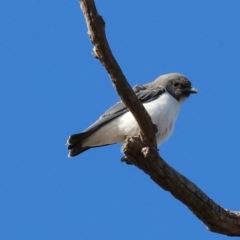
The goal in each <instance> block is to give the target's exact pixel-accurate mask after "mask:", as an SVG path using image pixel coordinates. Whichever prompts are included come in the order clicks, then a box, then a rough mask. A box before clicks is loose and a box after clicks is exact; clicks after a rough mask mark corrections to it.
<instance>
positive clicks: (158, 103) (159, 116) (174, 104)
mask: <svg viewBox="0 0 240 240" xmlns="http://www.w3.org/2000/svg"><path fill="white" fill-rule="evenodd" d="M143 105H144V107H145V108H146V110H147V111H148V113H149V115H150V117H151V119H152V121H153V123H154V124H156V125H157V128H158V132H157V134H156V138H157V143H158V145H159V144H161V143H162V142H163V141H165V140H166V139H167V138H168V137H169V136H170V135H171V133H172V131H173V128H174V123H175V120H176V118H177V115H178V112H179V109H180V104H179V102H178V101H177V100H176V99H175V98H173V97H172V96H171V95H170V94H169V93H164V94H162V95H161V96H159V98H157V99H156V100H154V101H152V102H149V103H145V104H143ZM118 128H119V133H122V134H124V135H125V136H127V135H128V136H134V135H136V134H137V133H138V125H137V123H136V120H135V119H134V117H133V115H132V114H131V113H130V112H127V113H125V114H124V115H122V116H121V117H120V118H119V121H118ZM122 134H120V135H122Z"/></svg>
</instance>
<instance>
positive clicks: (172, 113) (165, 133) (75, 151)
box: [67, 73, 198, 157]
mask: <svg viewBox="0 0 240 240" xmlns="http://www.w3.org/2000/svg"><path fill="white" fill-rule="evenodd" d="M133 91H134V93H135V94H136V96H137V98H138V99H139V100H140V101H141V102H142V104H143V106H144V107H145V109H146V110H147V112H148V114H149V115H150V117H151V120H152V122H153V124H155V125H156V127H157V132H156V141H157V144H158V146H159V145H160V144H162V143H163V142H164V141H165V140H166V139H168V137H169V136H170V135H171V134H172V132H173V129H174V124H175V121H176V119H177V116H178V113H179V110H180V107H181V104H182V103H183V102H184V101H185V100H186V99H187V98H188V97H189V96H190V95H191V94H194V93H198V91H197V89H195V88H193V87H192V84H191V82H190V80H189V79H188V78H187V77H186V76H184V75H182V74H180V73H168V74H164V75H161V76H159V77H158V78H157V79H156V80H155V81H153V82H150V83H147V84H145V85H136V86H135V87H134V88H133ZM138 131H139V127H138V124H137V122H136V120H135V118H134V116H133V115H132V113H131V112H130V111H129V109H128V108H127V107H126V106H125V104H124V103H123V102H122V101H119V102H117V103H116V104H115V105H113V106H112V107H111V108H109V109H108V110H107V111H106V112H105V113H103V115H101V116H100V118H99V119H98V120H97V121H96V122H94V123H93V124H92V125H90V126H89V127H88V128H87V129H86V130H85V131H83V132H81V133H77V134H73V135H71V136H70V137H69V138H68V140H67V145H68V150H69V153H68V156H69V157H74V156H77V155H79V154H81V153H83V152H85V151H86V150H89V149H91V148H95V147H101V146H106V145H111V144H115V143H123V142H124V140H125V139H126V137H127V136H136V135H137V134H138Z"/></svg>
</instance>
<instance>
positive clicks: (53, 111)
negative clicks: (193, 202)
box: [0, 0, 240, 240]
mask: <svg viewBox="0 0 240 240" xmlns="http://www.w3.org/2000/svg"><path fill="white" fill-rule="evenodd" d="M96 3H97V6H98V8H99V12H100V13H101V15H102V16H103V17H104V19H105V21H106V30H107V35H108V39H109V42H110V45H111V47H112V50H113V53H114V54H115V56H116V58H117V60H118V62H119V64H120V66H121V67H122V70H123V71H124V73H125V75H126V77H127V79H128V80H129V82H130V84H131V85H135V84H137V83H139V84H141V83H146V82H149V81H152V80H154V79H155V78H156V77H157V76H159V75H160V74H164V73H169V72H180V73H183V74H185V75H187V76H188V77H189V79H190V80H191V81H192V83H193V86H194V87H196V88H198V89H199V91H200V93H199V94H198V95H194V96H192V97H191V98H189V99H188V100H187V101H186V102H185V103H184V105H183V107H182V109H181V113H180V115H179V118H178V121H177V124H176V128H175V131H174V134H173V135H172V137H171V138H170V139H169V140H168V141H167V142H166V143H164V144H163V145H162V147H161V149H160V151H161V155H162V156H163V158H164V159H165V160H166V161H167V162H168V163H169V164H170V165H171V166H173V167H174V168H175V169H177V170H178V171H179V172H181V173H182V174H184V175H185V176H186V177H188V178H189V179H191V180H192V181H193V182H195V183H196V184H197V185H198V186H199V187H200V188H201V189H202V190H203V191H205V192H206V193H207V194H208V195H209V196H210V197H211V198H212V199H214V200H215V201H216V202H217V203H219V204H220V205H221V206H223V207H224V208H228V209H232V210H240V191H239V188H240V175H239V169H240V157H239V155H240V124H239V122H240V105H239V99H238V96H239V89H240V67H239V63H240V47H239V46H240V45H239V44H240V27H239V26H240V18H239V12H240V1H238V0H232V1H227V0H224V1H223V0H219V1H209V0H198V1H191V0H188V1H187V0H186V1H173V0H170V1H157V0H153V1H149V2H146V1H143V0H142V1H128V2H126V1H122V0H117V1H103V0H98V1H96ZM0 15H1V21H0V31H1V38H0V63H1V70H0V74H1V88H0V92H1V94H0V113H1V118H0V128H1V138H0V144H1V151H0V159H1V161H0V239H4V240H10V239H11V240H12V239H13V240H16V239H24V240H32V239H34V240H39V239H40V240H55V239H56V240H65V239H70V240H77V239H78V240H79V239H87V240H88V239H90V240H92V239H93V240H95V239H100V240H107V239H109V240H112V239H114V240H122V239H139V240H145V239H149V240H150V239H154V240H155V239H174V240H175V239H201V240H202V239H206V240H208V239H211V240H215V239H216V240H218V239H225V238H226V237H225V236H221V235H217V234H214V233H210V232H209V231H208V230H207V229H206V227H205V226H204V225H203V223H202V222H200V221H199V220H198V219H197V218H196V217H195V216H194V215H193V214H192V213H191V212H190V210H188V208H187V207H186V206H184V205H183V204H182V203H180V202H179V201H177V200H176V199H174V198H173V197H172V195H171V194H169V193H168V192H166V191H164V190H162V189H161V188H159V187H158V186H157V185H156V184H155V183H153V182H152V181H151V180H150V178H149V177H148V176H147V175H145V174H144V173H143V172H141V171H140V170H139V169H137V168H135V167H133V166H127V165H125V164H123V163H121V162H120V158H121V156H122V154H121V151H120V145H114V146H110V147H105V148H96V149H93V150H91V151H87V152H85V153H83V154H82V155H80V156H78V157H76V158H72V159H68V158H67V149H66V146H65V143H66V139H67V138H68V136H69V135H70V134H72V133H76V132H80V131H82V130H84V129H85V128H86V127H88V126H89V125H90V124H91V123H92V122H93V121H95V120H96V119H97V118H98V117H99V116H100V115H101V114H102V113H103V112H104V111H105V110H106V109H107V108H108V107H110V106H111V105H112V104H114V103H115V102H116V101H117V100H118V96H117V94H116V93H115V90H114V89H113V87H112V84H111V83H110V81H109V77H108V75H107V73H106V72H105V69H104V68H103V67H102V66H101V64H100V63H99V62H98V60H96V59H94V58H93V57H92V55H91V51H92V46H91V43H90V41H89V38H88V35H87V34H86V33H87V29H86V25H85V20H84V18H83V15H82V12H81V11H80V9H79V5H78V1H77V0H75V1H67V0H63V1H46V0H43V1H34V0H32V1H26V0H25V1H24V0H23V1H16V0H12V1H1V3H0Z"/></svg>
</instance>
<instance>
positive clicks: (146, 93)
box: [85, 85, 166, 132]
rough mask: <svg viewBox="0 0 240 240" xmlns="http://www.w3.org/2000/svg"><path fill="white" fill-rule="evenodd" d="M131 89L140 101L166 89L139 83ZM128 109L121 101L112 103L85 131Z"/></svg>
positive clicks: (96, 127) (143, 101) (151, 99)
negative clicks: (146, 86)
mask: <svg viewBox="0 0 240 240" xmlns="http://www.w3.org/2000/svg"><path fill="white" fill-rule="evenodd" d="M133 90H134V92H135V94H136V96H137V98H138V99H139V100H140V101H141V102H142V103H148V102H151V101H153V100H155V99H156V98H158V97H159V96H160V95H161V94H163V93H164V92H165V91H166V90H165V89H164V88H162V87H158V88H156V87H155V88H152V89H146V88H145V87H144V86H141V85H137V86H135V87H134V88H133ZM128 111H129V109H128V108H127V107H126V106H125V104H124V103H123V102H122V101H119V102H117V103H116V104H115V105H113V106H112V107H111V108H109V109H108V110H107V111H106V112H105V113H104V114H103V115H102V116H101V117H100V118H99V119H98V120H97V121H96V122H95V123H93V124H92V125H91V126H90V127H89V128H87V129H86V130H85V132H88V131H94V130H97V129H98V128H100V127H102V126H103V125H105V124H106V123H108V122H110V121H111V120H113V119H115V118H117V117H119V116H121V115H122V114H124V113H126V112H128Z"/></svg>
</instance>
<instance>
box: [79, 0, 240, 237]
mask: <svg viewBox="0 0 240 240" xmlns="http://www.w3.org/2000/svg"><path fill="white" fill-rule="evenodd" d="M79 1H80V6H81V9H82V11H83V14H84V16H85V19H86V23H87V27H88V34H89V36H90V39H91V41H92V44H93V46H94V48H93V54H94V56H95V57H96V58H98V59H99V60H100V62H101V63H102V65H103V66H104V67H105V69H106V70H107V72H108V74H109V75H110V78H111V80H112V82H113V84H114V86H115V88H116V91H117V92H118V94H119V96H120V98H121V99H122V101H123V102H124V104H125V105H126V106H127V107H128V108H129V110H130V111H131V113H132V114H133V115H134V117H135V119H136V121H137V123H138V125H139V127H140V130H141V132H140V137H128V138H127V140H126V141H125V143H124V144H123V147H122V148H123V151H124V154H125V155H126V158H125V161H126V162H130V163H132V164H134V165H135V166H137V167H138V168H140V169H142V170H143V171H144V172H145V173H146V174H148V175H149V176H150V177H151V179H152V180H153V181H154V182H156V183H157V184H158V185H159V186H160V187H162V188H163V189H165V190H166V191H169V192H171V194H172V195H173V196H174V197H175V198H177V199H178V200H180V201H181V202H182V203H183V204H185V205H186V206H187V207H188V208H189V209H190V210H191V211H192V212H193V214H195V215H196V216H197V217H198V218H199V219H200V220H201V221H202V222H203V223H205V224H206V226H207V228H208V229H209V230H210V231H213V232H216V233H220V234H225V235H229V236H240V212H233V211H230V210H227V209H223V208H222V207H220V206H219V205H218V204H216V203H215V202H214V201H213V200H212V199H210V198H209V197H208V196H207V195H206V194H205V193H204V192H203V191H202V190H201V189H199V188H198V187H197V186H196V185H195V184H194V183H192V182H191V181H189V180H188V179H187V178H186V177H184V176H183V175H181V174H180V173H178V172H177V171H176V170H174V169H173V168H171V167H170V166H169V165H168V164H167V163H166V162H165V161H164V160H163V159H162V158H161V157H160V156H159V154H158V151H157V145H156V139H155V129H154V126H153V124H152V122H151V118H150V116H149V115H148V113H147V112H146V110H145V108H144V107H143V105H142V104H141V102H140V101H139V100H138V99H137V97H136V95H135V94H134V92H133V90H132V88H131V87H130V85H129V84H128V82H127V80H126V78H125V76H124V74H123V73H122V71H121V69H120V67H119V65H118V63H117V62H116V60H115V58H114V56H113V54H112V52H111V49H110V47H109V45H108V42H107V39H106V34H105V23H104V20H103V18H102V17H101V16H100V15H99V14H98V12H97V9H96V6H95V3H94V1H93V0H79Z"/></svg>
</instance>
